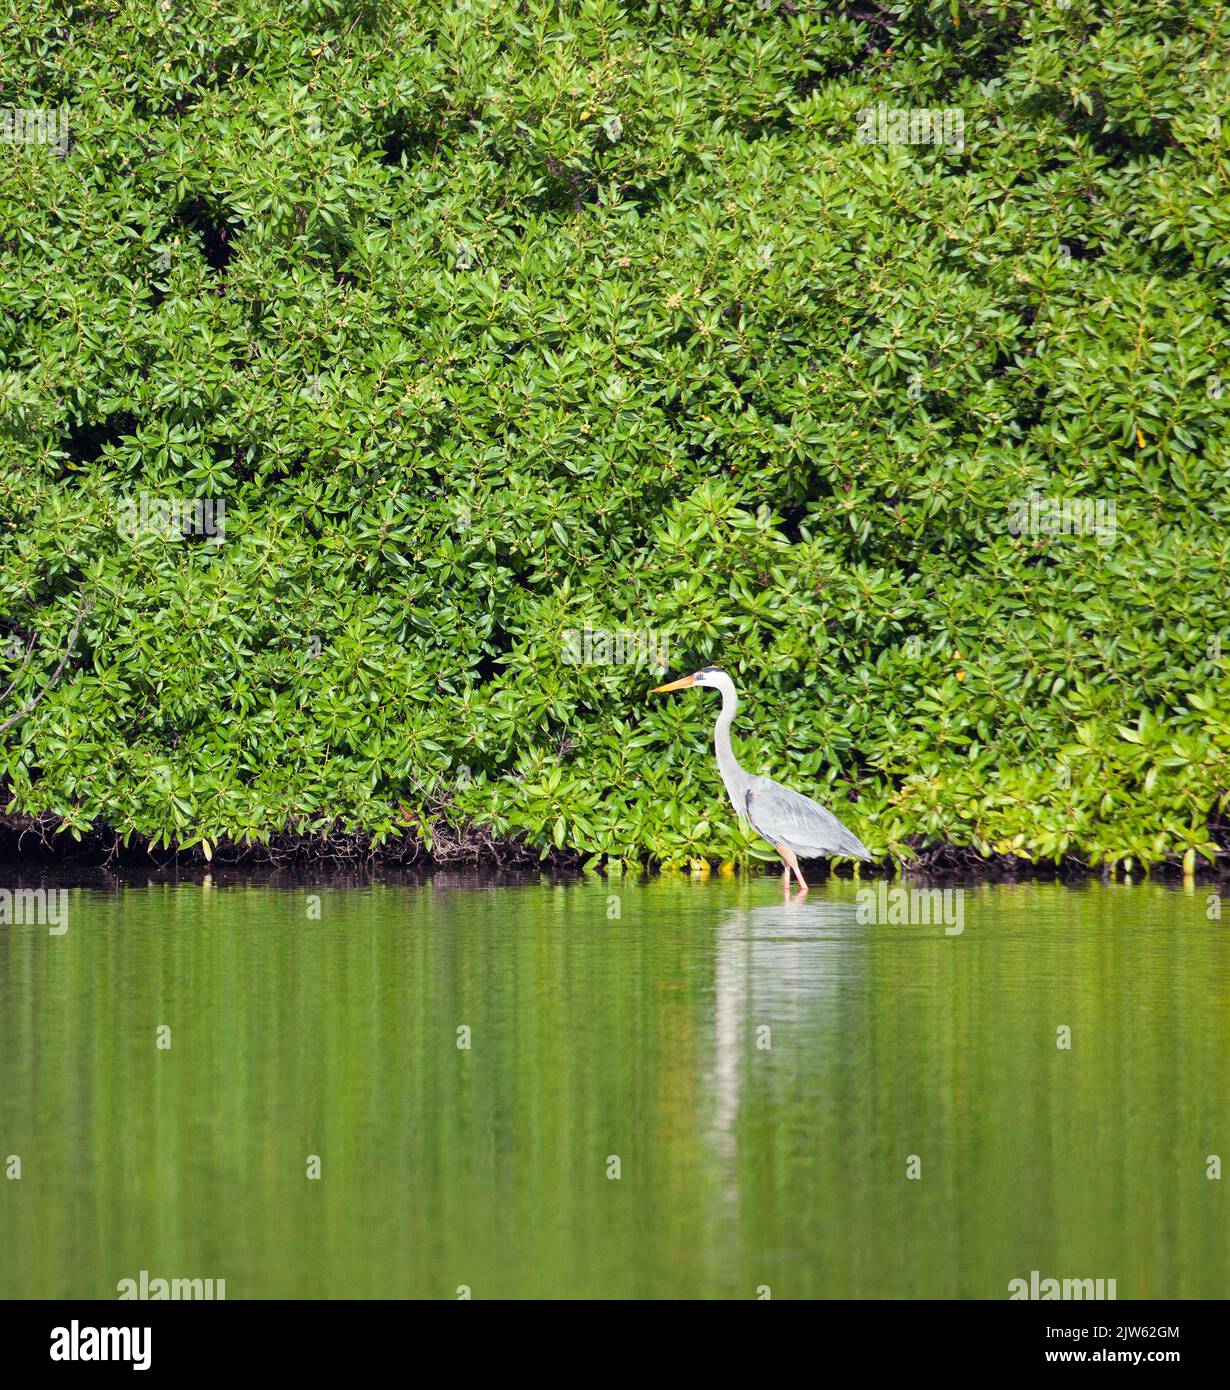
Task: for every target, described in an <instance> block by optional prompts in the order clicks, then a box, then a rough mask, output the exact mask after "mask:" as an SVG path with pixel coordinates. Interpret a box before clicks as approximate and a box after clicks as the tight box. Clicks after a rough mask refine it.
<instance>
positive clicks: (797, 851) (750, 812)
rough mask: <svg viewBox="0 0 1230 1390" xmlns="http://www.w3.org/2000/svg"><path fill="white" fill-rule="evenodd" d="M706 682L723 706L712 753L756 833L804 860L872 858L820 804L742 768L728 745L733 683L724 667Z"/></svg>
mask: <svg viewBox="0 0 1230 1390" xmlns="http://www.w3.org/2000/svg"><path fill="white" fill-rule="evenodd" d="M704 683H705V684H707V685H712V686H713V687H715V688H716V689H718V690H720V691H721V692H722V709H721V712H720V713H719V714H718V717H717V722H716V723H715V724H714V726H713V751H714V753H715V754H716V756H717V764H718V771H719V772H720V773H721V774H722V781H723V782H724V783H725V786H726V794H727V795H728V796H729V797H730V801H731V805H732V806H734V808H735V810H736V812H738V814H739V815H741V816H742V817H743V818H744V819H745V820H746V821H748V823H749V824H750V825H751V827H752V829H753V830H754V831H755V832H756V833H757V835H759V836H761V838H762V839H765V840H767V841H768V842H769V844H771V845H772V846H773V848H774V849H776V850H778V851H779V852H780V851H781V850H783V849H785V850H788V851H789V852H790V853H791V854H792V855H795V856H797V857H798V858H802V859H828V858H831V857H832V856H833V855H835V854H840V855H843V856H845V857H847V858H850V859H870V858H871V852H870V851H869V850H868V848H867V846H866V845H864V844H863V842H862V841H861V840H860V839H859V838H858V836H857V835H855V834H854V833H853V832H852V831H850V830H847V829H846V827H845V826H844V825H842V823H841V822H840V821H839V820H838V819H837V817H836V816H835V815H833V813H832V812H831V811H826V810H825V809H824V807H823V806H821V805H820V803H819V802H817V801H813V800H812V799H811V797H810V796H804V795H803V794H802V793H801V792H796V791H791V789H790V788H789V787H783V786H782V784H781V783H780V782H775V781H774V780H773V779H772V778H771V777H752V776H750V775H749V774H748V773H746V772H745V771H744V770H743V768H742V767H740V766H739V760H738V759H737V758H736V757H735V754H734V749H733V748H732V747H731V743H730V726H731V725H732V724H733V723H734V720H735V711H736V710H737V709H738V707H739V695H738V692H737V691H736V690H735V683H734V681H732V680H731V679H730V677H729V676H728V675H727V674H726V672H725V671H718V670H714V669H712V668H710V669H708V670H706V671H705V673H704Z"/></svg>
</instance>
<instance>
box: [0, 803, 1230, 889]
mask: <svg viewBox="0 0 1230 1390" xmlns="http://www.w3.org/2000/svg"><path fill="white" fill-rule="evenodd" d="M56 823H57V822H56V821H55V820H53V819H51V818H35V817H27V816H0V866H3V865H8V866H11V867H18V868H20V869H22V870H26V871H32V872H35V873H38V872H49V873H50V874H51V875H53V876H55V877H57V878H58V877H61V876H69V877H71V876H72V875H73V874H74V873H80V874H81V875H83V876H84V877H85V878H88V879H90V880H94V879H96V878H97V877H98V876H100V875H101V876H102V877H103V878H111V879H115V880H123V879H125V878H129V877H146V878H149V877H154V878H156V879H157V878H166V879H168V880H178V879H180V878H193V877H200V876H203V875H204V874H213V875H214V876H220V875H222V874H224V873H230V872H235V873H237V874H239V875H248V874H254V875H258V876H265V875H269V876H273V877H281V876H286V877H288V878H293V879H294V881H296V882H303V881H305V880H306V879H309V878H315V877H319V878H321V879H322V880H336V879H339V878H340V879H348V878H351V877H353V878H355V879H356V881H363V880H364V879H365V878H366V877H368V876H370V875H372V874H374V873H386V872H394V873H396V874H397V875H399V876H405V877H408V878H416V879H423V880H426V879H428V878H432V879H439V878H440V877H441V876H442V875H443V876H451V875H457V876H459V877H460V876H463V875H464V876H466V877H470V876H473V875H475V874H481V875H483V876H484V877H485V878H487V879H495V880H497V881H498V880H499V879H501V878H504V877H507V878H508V879H509V881H510V882H511V881H519V882H525V881H527V879H536V878H537V877H538V876H539V875H542V874H547V875H549V876H551V877H553V878H554V877H569V876H573V875H577V874H580V873H583V872H584V864H585V860H586V856H585V855H583V854H581V853H579V852H578V851H576V850H572V849H567V848H564V849H551V850H550V851H549V852H548V853H547V855H546V856H545V857H540V856H539V854H538V852H537V851H536V850H535V849H533V848H532V847H531V846H528V845H525V844H523V843H521V842H518V841H515V840H499V839H496V838H495V837H494V836H492V835H491V833H490V832H489V831H486V830H484V829H482V828H481V827H469V828H465V829H462V830H458V829H457V828H456V827H453V826H449V825H447V824H443V823H440V824H433V826H432V841H433V844H432V849H431V850H430V851H429V850H428V849H427V848H426V847H425V846H424V845H423V843H422V842H421V841H420V840H418V839H412V838H410V836H408V835H407V836H404V837H402V838H401V839H399V840H395V841H389V842H386V843H385V844H383V845H379V846H376V845H373V844H372V841H371V837H370V836H368V835H365V834H361V833H355V832H348V831H344V830H337V831H334V832H326V833H317V834H289V833H288V834H280V835H275V836H274V837H273V838H272V840H271V841H270V843H268V844H252V845H240V844H236V843H233V842H229V841H222V842H220V843H218V844H217V845H215V846H214V847H213V850H212V855H211V856H209V857H207V856H206V854H205V852H204V850H202V849H201V847H200V846H199V845H196V846H193V847H191V848H189V849H179V848H167V849H161V848H159V849H154V848H152V847H151V844H150V841H149V840H147V839H144V838H138V839H134V841H133V843H132V844H129V845H125V844H124V843H123V837H122V836H121V834H120V833H119V832H117V831H116V830H114V829H113V828H111V827H109V826H96V827H95V828H94V829H93V830H92V831H90V832H89V833H88V834H86V835H83V836H82V838H81V839H80V840H75V839H73V838H72V837H71V836H69V835H68V834H66V833H63V834H58V835H57V834H55V833H54V831H55V825H56ZM1217 828H1218V830H1220V831H1221V833H1220V834H1219V835H1218V836H1217V841H1218V844H1219V845H1222V846H1227V836H1226V833H1225V831H1226V827H1225V826H1219V827H1217ZM913 853H914V857H913V858H912V859H910V860H908V861H893V860H883V861H877V862H875V863H871V864H864V865H860V866H859V877H860V878H861V879H865V880H866V879H883V878H927V879H937V880H956V879H962V880H966V881H975V882H989V883H1011V882H1015V881H1021V882H1029V881H1033V882H1051V881H1058V882H1063V883H1072V884H1079V883H1083V882H1089V881H1095V880H1101V881H1103V882H1110V881H1117V882H1122V881H1123V880H1124V878H1125V874H1124V871H1123V868H1122V866H1120V867H1119V868H1117V869H1116V870H1115V871H1114V872H1113V873H1112V872H1111V871H1110V869H1109V868H1107V867H1106V866H1104V865H1090V864H1088V863H1086V862H1085V861H1084V860H1082V859H1080V858H1078V857H1076V856H1069V857H1067V858H1066V859H1064V860H1063V861H1062V862H1061V863H1059V864H1055V863H1051V862H1039V863H1034V862H1031V861H1029V860H1026V859H1020V858H1017V857H1016V856H1014V855H1006V854H1000V855H983V854H980V853H978V851H977V850H974V849H971V848H969V847H967V846H962V845H957V844H953V843H951V842H947V841H940V842H937V843H932V844H927V845H923V844H919V845H917V846H915V847H914V848H913ZM1224 853H1225V857H1224V858H1223V859H1222V860H1221V861H1220V862H1219V863H1218V864H1210V863H1209V862H1208V861H1207V860H1204V859H1201V860H1199V861H1198V863H1197V867H1196V872H1195V875H1194V877H1195V878H1196V879H1197V880H1198V881H1200V882H1218V881H1228V880H1230V846H1227V847H1226V848H1225V850H1224ZM823 863H824V861H812V872H811V873H810V874H809V875H808V877H809V880H810V881H811V882H813V883H822V882H824V881H825V880H826V879H828V878H829V877H839V878H851V877H852V876H853V865H851V864H849V863H846V862H840V863H839V866H838V867H837V868H836V869H834V868H831V867H829V866H827V865H826V866H825V867H824V868H823V869H822V868H820V867H819V866H820V865H821V864H823ZM710 867H711V870H712V871H714V872H716V869H717V864H716V862H713V863H711V866H710ZM662 872H667V873H670V872H678V873H680V874H681V875H683V876H688V872H689V871H688V870H687V869H679V870H675V871H672V870H664V869H663V868H662V866H661V865H659V864H657V863H647V864H646V865H644V866H643V869H642V875H641V876H653V875H655V874H658V873H662ZM776 875H777V871H776V868H775V867H774V866H772V865H769V866H767V874H765V875H764V876H767V877H776ZM702 876H703V875H702ZM761 876H762V866H760V865H758V864H757V863H755V862H753V864H752V865H751V871H750V872H744V873H741V874H740V877H745V878H746V877H752V878H755V877H761ZM1146 877H1148V878H1151V879H1155V880H1160V881H1163V882H1175V881H1178V882H1181V881H1182V880H1183V879H1184V878H1185V877H1186V875H1185V874H1184V872H1183V866H1182V863H1181V861H1180V860H1179V859H1178V858H1177V857H1174V858H1171V859H1168V860H1163V861H1161V862H1159V863H1154V864H1150V865H1148V866H1147V867H1145V866H1142V865H1139V864H1137V865H1134V866H1133V868H1132V871H1131V878H1132V879H1133V880H1134V881H1137V882H1139V881H1140V880H1141V879H1143V878H1146Z"/></svg>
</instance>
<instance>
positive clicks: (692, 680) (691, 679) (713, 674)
mask: <svg viewBox="0 0 1230 1390" xmlns="http://www.w3.org/2000/svg"><path fill="white" fill-rule="evenodd" d="M718 677H725V679H726V680H729V679H730V677H729V676H727V675H726V672H725V671H723V670H721V669H720V668H719V667H717V666H702V667H701V669H700V670H699V671H693V672H692V674H691V675H690V676H684V677H682V678H681V679H680V680H677V681H671V682H670V683H669V685H655V686H654V688H653V689H652V690H651V691H650V692H649V693H650V694H651V695H662V694H664V693H665V692H666V691H668V690H687V689H689V688H690V687H691V686H694V685H707V686H709V687H711V688H712V689H716V690H720V689H721V688H722V685H721V681H720V680H719V679H718Z"/></svg>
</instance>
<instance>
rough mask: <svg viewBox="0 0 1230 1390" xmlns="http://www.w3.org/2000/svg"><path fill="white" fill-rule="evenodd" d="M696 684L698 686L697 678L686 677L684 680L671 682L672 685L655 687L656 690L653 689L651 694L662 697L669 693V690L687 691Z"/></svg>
mask: <svg viewBox="0 0 1230 1390" xmlns="http://www.w3.org/2000/svg"><path fill="white" fill-rule="evenodd" d="M695 684H696V677H695V676H684V678H683V679H682V680H678V681H671V683H670V684H669V685H655V686H654V688H653V689H652V690H651V691H650V692H649V693H650V694H651V695H661V694H662V693H663V692H664V691H667V690H686V689H687V688H688V686H689V685H695Z"/></svg>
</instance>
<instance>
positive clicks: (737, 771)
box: [711, 671, 752, 816]
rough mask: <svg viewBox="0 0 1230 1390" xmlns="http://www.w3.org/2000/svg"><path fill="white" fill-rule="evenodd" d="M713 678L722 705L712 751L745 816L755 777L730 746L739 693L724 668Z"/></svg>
mask: <svg viewBox="0 0 1230 1390" xmlns="http://www.w3.org/2000/svg"><path fill="white" fill-rule="evenodd" d="M711 679H712V681H713V684H714V686H715V687H716V689H718V690H720V691H721V692H722V708H721V710H720V711H719V713H718V717H717V720H716V722H715V723H714V725H713V752H714V755H715V756H716V757H717V765H718V771H719V772H720V773H721V774H722V781H723V782H724V783H725V784H726V793H727V795H728V796H729V797H730V800H731V804H732V805H733V806H734V808H735V810H736V811H738V813H739V814H740V815H741V816H746V815H747V804H746V798H747V789H748V785H749V784H750V783H751V780H752V779H751V778H750V777H749V776H748V775H747V773H746V772H744V771H743V769H742V768H741V767H740V766H739V760H738V758H736V757H735V751H734V749H733V748H732V747H731V746H730V726H731V725H732V724H733V723H734V722H735V711H736V710H737V709H738V708H739V693H738V691H737V690H736V689H735V683H734V681H732V680H731V678H730V677H729V676H728V675H727V674H726V673H725V671H717V672H715V673H714V674H713V676H712V677H711Z"/></svg>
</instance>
